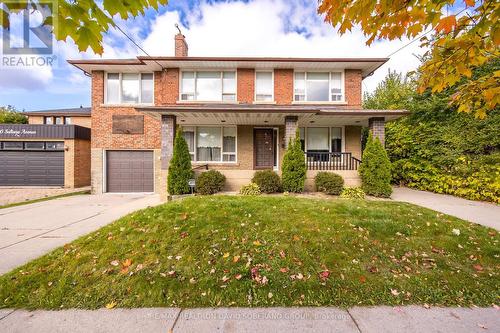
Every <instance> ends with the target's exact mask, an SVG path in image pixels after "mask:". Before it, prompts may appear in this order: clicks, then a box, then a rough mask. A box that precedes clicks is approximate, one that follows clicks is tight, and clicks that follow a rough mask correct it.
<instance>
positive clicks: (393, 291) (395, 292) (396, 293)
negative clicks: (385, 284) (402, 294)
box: [391, 289, 399, 296]
mask: <svg viewBox="0 0 500 333" xmlns="http://www.w3.org/2000/svg"><path fill="white" fill-rule="evenodd" d="M391 294H393V295H394V296H399V291H397V290H396V289H391Z"/></svg>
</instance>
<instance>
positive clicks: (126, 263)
mask: <svg viewBox="0 0 500 333" xmlns="http://www.w3.org/2000/svg"><path fill="white" fill-rule="evenodd" d="M130 265H132V260H130V259H126V260H125V261H124V262H122V266H123V267H129V266H130Z"/></svg>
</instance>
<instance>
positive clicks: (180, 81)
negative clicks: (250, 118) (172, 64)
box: [177, 68, 238, 104]
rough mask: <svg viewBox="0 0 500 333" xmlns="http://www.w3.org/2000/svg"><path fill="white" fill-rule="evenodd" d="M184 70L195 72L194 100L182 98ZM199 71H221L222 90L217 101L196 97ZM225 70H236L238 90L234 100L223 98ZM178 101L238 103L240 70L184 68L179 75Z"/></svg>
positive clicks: (230, 70) (235, 79)
mask: <svg viewBox="0 0 500 333" xmlns="http://www.w3.org/2000/svg"><path fill="white" fill-rule="evenodd" d="M184 72H194V97H195V99H194V100H183V99H182V74H183V73H184ZM199 72H220V80H221V92H220V98H221V99H220V100H217V101H205V100H201V99H196V92H197V82H196V78H197V73H199ZM224 72H234V81H235V85H236V91H235V92H234V101H224V100H223V99H222V97H223V91H224V80H223V75H224ZM177 103H180V104H181V103H187V104H189V103H195V104H196V103H206V104H210V103H217V104H220V103H225V104H238V71H237V70H236V69H219V68H217V69H202V70H197V69H183V70H182V71H180V75H179V95H178V99H177Z"/></svg>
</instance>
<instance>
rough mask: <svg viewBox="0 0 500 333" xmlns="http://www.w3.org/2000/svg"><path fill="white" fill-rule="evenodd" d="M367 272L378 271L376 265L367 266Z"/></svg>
mask: <svg viewBox="0 0 500 333" xmlns="http://www.w3.org/2000/svg"><path fill="white" fill-rule="evenodd" d="M368 272H370V273H378V268H377V267H376V266H370V267H369V268H368Z"/></svg>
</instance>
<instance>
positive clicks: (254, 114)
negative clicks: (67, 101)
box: [136, 104, 409, 126]
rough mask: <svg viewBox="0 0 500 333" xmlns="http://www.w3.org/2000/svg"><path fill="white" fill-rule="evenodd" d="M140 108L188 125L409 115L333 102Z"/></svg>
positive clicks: (362, 121)
mask: <svg viewBox="0 0 500 333" xmlns="http://www.w3.org/2000/svg"><path fill="white" fill-rule="evenodd" d="M136 110H137V111H139V112H143V113H146V114H149V115H152V116H155V117H160V115H173V116H176V117H177V118H178V119H179V120H180V122H182V123H186V124H207V125H208V124H221V123H226V124H235V125H265V124H275V125H279V124H284V119H285V117H286V116H298V118H299V124H300V125H302V126H303V125H306V124H317V125H320V124H324V125H330V124H341V125H365V126H366V125H368V119H369V118H372V117H384V118H385V120H386V121H390V120H394V119H397V118H400V117H402V116H404V115H407V114H409V112H408V111H407V110H375V109H353V108H346V107H341V106H331V105H317V104H316V105H293V104H292V105H274V104H272V105H271V104H178V105H165V106H140V107H136Z"/></svg>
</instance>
